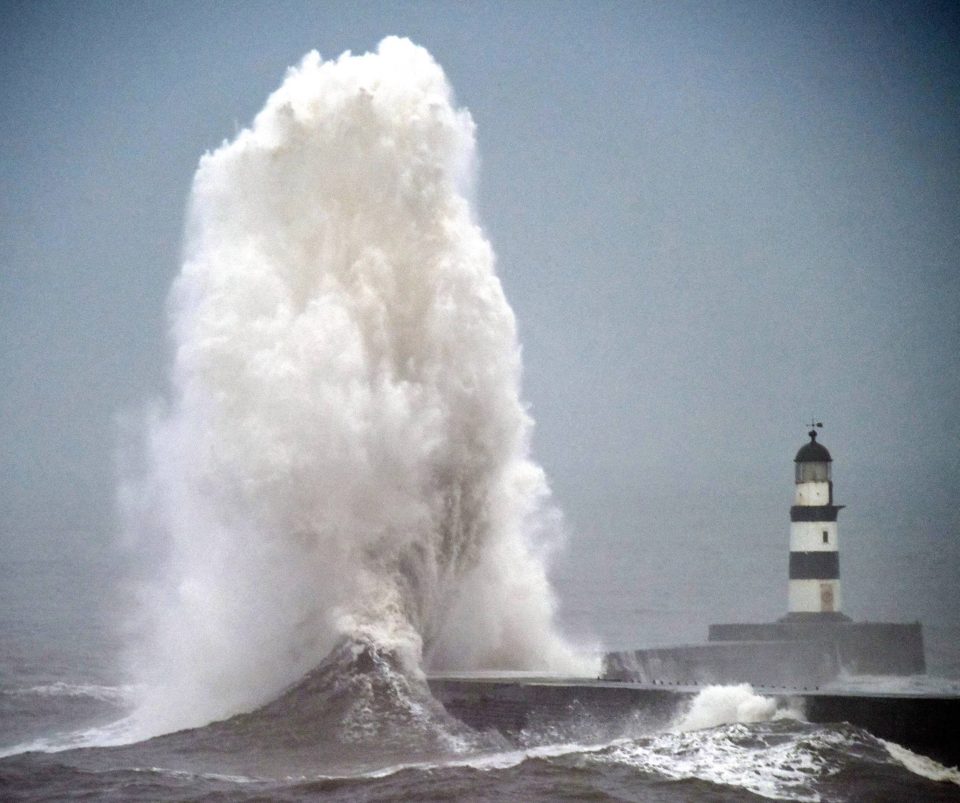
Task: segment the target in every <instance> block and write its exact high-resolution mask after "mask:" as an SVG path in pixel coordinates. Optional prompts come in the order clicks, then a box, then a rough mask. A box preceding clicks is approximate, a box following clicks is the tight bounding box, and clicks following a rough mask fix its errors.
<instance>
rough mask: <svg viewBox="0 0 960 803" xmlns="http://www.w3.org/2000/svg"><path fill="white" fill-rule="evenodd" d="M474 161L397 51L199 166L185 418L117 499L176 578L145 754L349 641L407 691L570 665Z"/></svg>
mask: <svg viewBox="0 0 960 803" xmlns="http://www.w3.org/2000/svg"><path fill="white" fill-rule="evenodd" d="M474 150H475V149H474V125H473V122H472V120H471V118H470V115H469V113H468V112H467V111H466V110H463V109H457V108H456V107H455V106H454V105H453V101H452V94H451V90H450V87H449V85H448V83H447V81H446V79H445V76H444V74H443V71H442V70H441V68H440V67H439V66H438V65H437V64H436V63H435V62H434V61H433V59H432V58H431V56H430V54H429V53H428V52H427V51H426V50H424V49H423V48H420V47H417V46H415V45H414V44H412V43H411V42H409V41H407V40H405V39H399V38H388V39H385V40H384V41H383V42H382V43H381V44H380V46H379V48H378V50H377V52H376V53H372V54H366V55H362V56H353V55H351V54H350V53H346V54H344V55H343V56H341V57H340V58H339V59H337V60H335V61H323V60H322V59H321V58H320V56H319V55H318V54H317V53H316V52H314V53H310V54H309V55H307V56H306V57H305V58H304V60H303V61H302V63H301V64H300V66H299V67H297V68H295V69H291V70H290V71H289V73H288V75H287V76H286V79H285V81H284V83H283V85H282V86H281V87H280V88H279V89H278V90H277V91H276V92H275V93H274V94H273V95H272V96H271V97H270V98H269V99H268V101H267V103H266V106H265V107H264V109H263V110H262V111H261V112H260V113H259V114H258V115H257V117H256V118H255V120H254V123H253V124H252V126H251V127H250V128H249V129H246V130H244V131H242V132H241V133H240V134H239V135H238V136H237V137H236V138H235V139H234V140H233V141H232V142H229V143H225V144H224V145H223V146H222V147H220V148H219V149H218V150H216V151H215V152H213V153H209V154H207V155H205V156H204V157H203V158H202V159H201V161H200V165H199V167H198V170H197V173H196V176H195V178H194V182H193V188H192V193H191V199H190V208H189V213H188V225H187V234H186V246H185V256H184V262H183V266H182V271H181V273H180V275H179V277H178V278H177V280H176V283H175V285H174V287H173V290H172V293H171V300H170V314H171V318H172V331H173V339H174V345H175V358H174V365H173V372H172V383H173V394H172V401H171V403H170V405H169V407H168V408H167V409H165V410H164V411H162V412H160V413H157V414H155V415H153V416H152V417H151V420H150V422H149V425H148V430H149V434H148V448H147V452H148V461H149V466H148V468H147V470H146V477H145V478H140V479H139V480H137V481H136V482H131V483H128V485H127V486H126V487H125V489H124V493H123V494H122V498H123V499H124V500H125V502H124V504H123V507H124V509H125V514H126V517H127V524H128V528H130V529H132V530H135V531H136V535H137V537H138V538H140V539H141V543H143V539H147V540H148V541H150V542H151V543H153V544H154V545H159V546H158V547H157V550H156V551H157V554H158V555H159V557H158V564H159V565H160V566H162V568H161V569H159V570H158V572H157V574H158V575H159V576H158V577H157V578H155V580H154V581H153V582H151V583H150V584H149V585H148V588H147V589H145V590H144V593H143V598H144V603H143V605H142V606H141V609H142V621H140V623H139V626H140V630H141V633H142V638H140V639H138V641H137V648H136V650H135V652H134V656H133V665H134V670H135V672H136V674H137V675H138V677H139V678H140V680H141V681H142V682H143V683H142V685H143V688H144V692H143V698H142V700H141V702H140V706H139V709H138V712H137V715H136V716H137V718H138V720H139V721H140V723H141V727H142V729H143V730H144V731H145V732H153V733H157V732H161V731H165V730H171V729H174V728H180V727H186V726H189V725H196V724H201V723H203V722H206V721H210V720H212V719H216V718H220V717H223V716H227V715H229V714H233V713H236V712H238V711H242V710H248V709H249V708H250V707H251V706H254V705H257V704H259V703H262V702H264V701H265V700H266V699H269V698H270V696H271V695H274V694H276V693H277V692H278V691H279V690H280V689H281V688H283V687H284V686H285V685H287V684H289V683H291V682H293V681H294V680H296V679H297V678H299V677H300V676H302V675H303V674H304V672H306V671H307V670H309V669H311V668H312V667H313V666H315V665H316V664H317V663H318V662H319V661H321V660H322V659H323V658H324V656H325V655H327V654H328V653H329V652H330V651H331V649H333V648H334V647H335V646H336V645H337V644H338V643H340V642H342V641H344V640H345V639H354V640H360V641H365V642H370V643H374V644H377V645H378V646H379V647H380V648H385V649H389V650H391V651H394V652H395V653H396V654H398V655H400V656H402V658H403V661H404V662H405V664H406V665H407V666H408V667H409V668H410V670H411V671H418V669H417V667H419V666H421V665H422V664H423V663H424V662H426V663H427V664H431V665H434V666H438V667H441V666H442V667H446V668H466V667H486V668H507V667H513V668H553V669H565V670H570V669H573V668H576V667H577V663H578V660H579V659H577V658H575V657H574V654H573V653H572V652H571V650H570V649H569V648H568V647H567V645H566V644H565V643H564V642H563V641H562V640H561V638H560V637H559V636H558V635H557V634H556V632H555V630H554V628H553V624H552V619H553V607H554V605H553V598H552V596H551V592H550V588H549V585H548V581H547V578H546V573H545V568H544V562H543V560H544V551H545V550H547V549H548V548H549V546H550V544H551V542H553V541H554V540H555V536H556V530H557V522H556V516H555V514H554V513H552V512H551V510H552V509H551V508H550V505H549V500H548V491H547V486H546V483H545V480H544V475H543V472H542V471H541V469H540V468H539V467H538V466H537V465H536V464H535V463H533V462H532V461H531V459H530V457H529V436H530V430H531V421H530V419H529V418H528V416H527V414H526V413H525V411H524V408H523V406H522V404H521V402H520V400H519V377H520V356H519V347H518V343H517V336H516V328H515V322H514V317H513V313H512V311H511V309H510V307H509V305H508V304H507V302H506V300H505V298H504V294H503V291H502V288H501V286H500V283H499V281H498V279H497V277H496V274H495V272H494V257H493V253H492V251H491V248H490V245H489V243H488V242H487V241H486V239H485V238H484V235H483V233H482V231H481V229H480V228H479V226H478V225H477V223H476V222H475V220H474V217H473V213H472V210H471V207H470V204H469V201H468V197H469V195H470V182H471V180H472V171H473V163H474ZM581 668H582V664H581Z"/></svg>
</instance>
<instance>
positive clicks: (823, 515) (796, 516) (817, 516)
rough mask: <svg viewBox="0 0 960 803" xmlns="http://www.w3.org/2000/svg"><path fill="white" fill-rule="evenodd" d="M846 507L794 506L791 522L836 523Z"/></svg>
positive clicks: (791, 511)
mask: <svg viewBox="0 0 960 803" xmlns="http://www.w3.org/2000/svg"><path fill="white" fill-rule="evenodd" d="M844 507H845V505H794V506H793V507H792V508H790V521H836V520H837V513H839V512H840V511H841V510H843V508H844Z"/></svg>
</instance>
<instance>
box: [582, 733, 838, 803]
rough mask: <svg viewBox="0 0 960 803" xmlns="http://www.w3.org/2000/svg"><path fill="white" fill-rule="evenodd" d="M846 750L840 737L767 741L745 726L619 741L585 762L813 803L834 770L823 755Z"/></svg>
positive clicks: (833, 735) (811, 736)
mask: <svg viewBox="0 0 960 803" xmlns="http://www.w3.org/2000/svg"><path fill="white" fill-rule="evenodd" d="M845 745H847V740H846V738H845V737H843V736H842V735H840V734H836V733H832V732H830V731H818V732H815V733H814V734H812V735H809V736H805V737H803V738H796V737H790V738H788V739H787V740H785V741H780V740H773V741H771V742H766V741H764V740H763V738H762V737H760V736H758V734H757V733H756V732H754V731H752V730H751V729H750V728H749V727H748V726H747V725H743V724H736V725H725V726H722V727H718V728H713V729H711V730H698V731H690V732H684V733H663V734H658V735H656V736H653V737H650V738H648V739H638V740H632V741H627V742H623V743H621V744H618V745H616V746H614V747H612V748H611V749H610V750H608V751H603V752H600V753H596V754H594V755H592V756H589V757H588V762H596V763H601V764H609V763H615V764H621V765H624V766H627V767H631V768H633V769H635V770H636V771H638V772H642V773H653V774H657V775H661V776H663V777H666V778H670V779H673V780H685V779H693V778H696V779H699V780H703V781H709V782H711V783H715V784H720V785H723V786H728V787H732V788H739V789H745V790H748V791H750V792H753V793H754V794H757V795H760V796H762V797H767V798H772V799H787V800H804V801H816V800H819V799H820V796H819V794H818V793H817V792H816V791H815V789H814V788H813V783H814V782H815V781H816V780H817V779H818V778H821V777H823V776H824V775H828V774H830V773H831V772H833V771H835V770H834V769H833V768H832V767H830V766H829V765H828V764H827V762H826V761H825V760H824V758H823V757H822V755H821V751H822V750H823V749H824V748H826V747H829V746H840V747H841V748H843V747H844V746H845Z"/></svg>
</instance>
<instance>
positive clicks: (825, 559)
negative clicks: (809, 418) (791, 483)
mask: <svg viewBox="0 0 960 803" xmlns="http://www.w3.org/2000/svg"><path fill="white" fill-rule="evenodd" d="M818 426H823V425H822V424H816V423H815V424H812V425H811V429H810V432H809V433H807V434H808V435H809V436H810V442H809V443H805V444H804V445H803V446H801V447H800V450H799V451H798V452H797V456H796V457H795V458H794V463H795V464H796V477H795V480H796V489H795V491H794V499H793V506H792V507H791V508H790V593H789V614H788V616H787V618H788V619H815V620H821V619H835V620H846V619H847V617H846V616H844V615H843V614H842V613H841V597H840V551H839V548H838V547H839V545H838V543H837V514H838V513H839V512H840V510H841V508H842V507H843V505H835V504H834V503H833V478H832V476H831V468H830V467H831V464H832V463H833V458H832V457H830V452H829V451H827V448H826V447H825V446H824V445H823V444H822V443H818V442H817V427H818Z"/></svg>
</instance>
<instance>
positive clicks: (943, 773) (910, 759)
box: [879, 739, 960, 786]
mask: <svg viewBox="0 0 960 803" xmlns="http://www.w3.org/2000/svg"><path fill="white" fill-rule="evenodd" d="M879 741H880V742H881V743H882V744H883V746H884V747H885V748H886V749H887V752H888V753H889V754H890V756H891V758H893V759H895V760H896V761H897V762H899V763H900V764H902V765H903V766H904V767H906V768H907V769H908V770H910V772H912V773H914V774H915V775H920V776H922V777H924V778H928V779H930V780H931V781H949V782H950V783H954V784H957V786H960V769H958V768H957V767H946V766H944V765H943V764H941V763H939V762H938V761H934V760H933V759H932V758H928V757H927V756H922V755H920V754H918V753H914V752H913V751H912V750H908V749H907V748H906V747H903V746H902V745H899V744H897V743H896V742H888V741H886V740H885V739H880V740H879Z"/></svg>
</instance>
